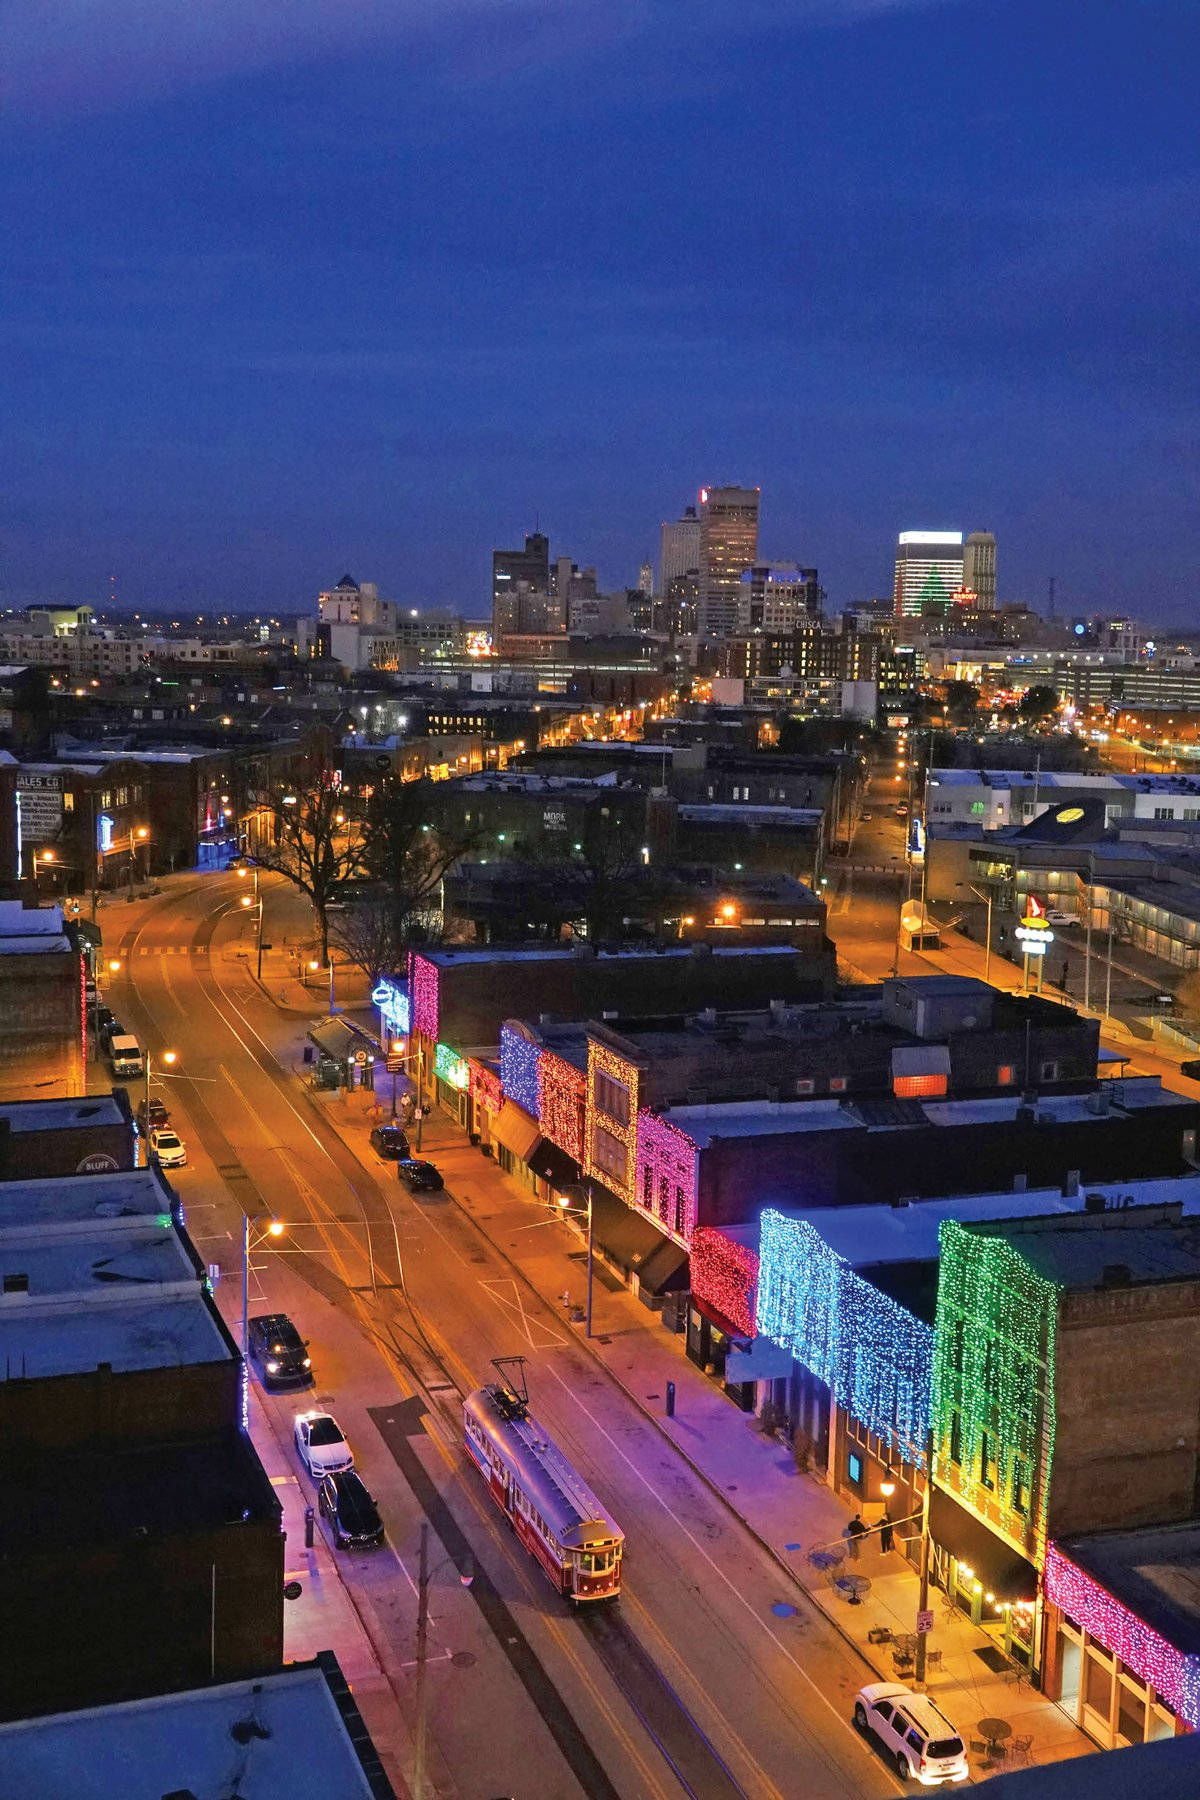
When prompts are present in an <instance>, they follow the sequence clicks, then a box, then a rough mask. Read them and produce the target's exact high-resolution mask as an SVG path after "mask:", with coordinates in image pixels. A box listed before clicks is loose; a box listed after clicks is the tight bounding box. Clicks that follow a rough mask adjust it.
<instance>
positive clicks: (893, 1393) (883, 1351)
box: [756, 1207, 933, 1467]
mask: <svg viewBox="0 0 1200 1800" xmlns="http://www.w3.org/2000/svg"><path fill="white" fill-rule="evenodd" d="M756 1323H757V1328H758V1331H759V1333H760V1334H761V1335H762V1336H763V1337H769V1338H771V1339H772V1340H773V1342H775V1343H777V1344H781V1345H782V1346H783V1348H784V1349H785V1350H790V1351H791V1353H792V1355H793V1356H794V1357H795V1358H796V1361H797V1362H801V1363H803V1364H804V1366H805V1368H807V1369H811V1370H812V1372H813V1374H814V1375H816V1376H817V1377H818V1379H819V1380H821V1381H823V1382H824V1383H825V1385H826V1386H827V1387H828V1388H829V1389H830V1391H831V1393H832V1394H833V1397H834V1399H835V1400H836V1401H837V1403H838V1405H839V1406H841V1407H843V1408H844V1409H845V1410H846V1412H848V1413H850V1414H851V1416H852V1417H853V1418H855V1419H857V1420H858V1421H859V1422H860V1424H863V1425H865V1426H866V1427H867V1429H868V1430H869V1431H871V1432H873V1433H874V1434H875V1436H876V1437H879V1438H882V1439H883V1441H884V1443H886V1444H887V1445H888V1447H889V1448H890V1449H891V1450H892V1451H893V1452H894V1453H895V1455H896V1456H897V1457H899V1458H901V1459H903V1461H905V1462H907V1463H909V1464H915V1465H916V1466H918V1467H921V1466H923V1465H924V1460H925V1441H926V1437H927V1435H928V1431H929V1407H930V1383H931V1379H932V1370H933V1331H932V1330H931V1328H930V1327H929V1326H928V1325H926V1324H925V1323H924V1322H923V1321H922V1320H921V1319H917V1318H914V1316H913V1315H912V1313H910V1312H908V1311H907V1309H906V1308H905V1307H903V1306H901V1305H900V1304H899V1302H898V1301H895V1300H893V1299H891V1298H890V1296H889V1295H887V1294H882V1293H880V1291H879V1289H878V1288H875V1287H872V1285H871V1283H870V1282H869V1281H864V1280H863V1278H862V1276H861V1275H858V1274H856V1273H855V1271H854V1270H853V1269H852V1268H851V1267H850V1265H849V1263H847V1262H846V1261H844V1260H843V1258H842V1257H840V1256H839V1255H838V1254H837V1252H836V1251H834V1250H831V1249H830V1247H829V1245H828V1244H827V1243H826V1242H825V1240H824V1238H822V1237H821V1236H820V1234H819V1233H818V1232H817V1231H815V1230H814V1228H813V1227H812V1226H811V1225H810V1224H809V1223H808V1222H807V1220H804V1219H790V1218H788V1217H787V1216H786V1215H785V1214H783V1213H780V1212H776V1211H775V1210H774V1209H773V1208H771V1207H768V1208H766V1209H765V1210H764V1212H763V1215H762V1236H761V1242H760V1246H759V1272H758V1307H757V1317H756Z"/></svg>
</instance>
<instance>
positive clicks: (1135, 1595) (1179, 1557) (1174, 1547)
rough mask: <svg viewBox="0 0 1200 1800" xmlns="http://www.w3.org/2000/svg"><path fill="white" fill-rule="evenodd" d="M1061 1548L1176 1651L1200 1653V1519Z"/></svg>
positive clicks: (1099, 1534) (1075, 1542) (1077, 1541)
mask: <svg viewBox="0 0 1200 1800" xmlns="http://www.w3.org/2000/svg"><path fill="white" fill-rule="evenodd" d="M1058 1547H1059V1549H1060V1550H1061V1551H1062V1553H1063V1555H1064V1556H1069V1557H1070V1559H1071V1561H1072V1562H1073V1563H1077V1564H1078V1566H1079V1567H1080V1568H1081V1569H1084V1570H1086V1571H1087V1573H1088V1574H1089V1575H1091V1576H1093V1577H1094V1578H1095V1580H1097V1581H1098V1582H1099V1583H1100V1585H1101V1586H1102V1587H1104V1588H1107V1590H1108V1592H1109V1593H1110V1594H1111V1595H1112V1596H1113V1598H1114V1599H1115V1600H1119V1601H1120V1602H1121V1604H1122V1605H1123V1606H1127V1607H1128V1608H1129V1610H1130V1612H1133V1613H1136V1614H1137V1616H1138V1618H1139V1619H1143V1620H1144V1621H1145V1623H1146V1624H1147V1625H1149V1626H1151V1627H1152V1628H1153V1629H1154V1630H1155V1631H1157V1632H1160V1633H1161V1634H1162V1636H1163V1637H1165V1638H1166V1639H1167V1640H1168V1642H1170V1643H1172V1644H1174V1645H1175V1647H1176V1648H1177V1649H1179V1650H1183V1651H1184V1652H1186V1653H1187V1654H1188V1655H1192V1656H1196V1655H1200V1521H1193V1522H1191V1523H1189V1524H1185V1525H1163V1526H1158V1527H1151V1528H1149V1529H1147V1530H1143V1531H1101V1532H1097V1533H1096V1534H1095V1535H1094V1536H1092V1537H1081V1538H1074V1539H1071V1540H1069V1541H1067V1542H1066V1543H1062V1544H1060V1545H1059V1546H1058Z"/></svg>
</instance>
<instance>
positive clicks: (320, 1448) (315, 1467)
mask: <svg viewBox="0 0 1200 1800" xmlns="http://www.w3.org/2000/svg"><path fill="white" fill-rule="evenodd" d="M294 1430H295V1437H296V1449H297V1451H298V1452H299V1456H300V1461H301V1462H302V1463H303V1464H304V1466H305V1468H306V1469H307V1470H308V1472H309V1474H310V1475H311V1476H312V1478H313V1480H314V1481H320V1480H321V1479H322V1477H323V1476H325V1475H336V1474H337V1473H338V1472H339V1471H340V1470H342V1469H352V1468H353V1467H354V1453H353V1451H352V1450H351V1448H350V1446H349V1444H348V1443H347V1442H346V1439H345V1437H344V1436H343V1433H342V1428H341V1426H340V1425H339V1424H338V1422H337V1420H336V1419H335V1418H334V1416H333V1414H332V1413H327V1412H306V1413H298V1414H297V1416H296V1424H295V1427H294Z"/></svg>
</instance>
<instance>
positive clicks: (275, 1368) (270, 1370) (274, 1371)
mask: <svg viewBox="0 0 1200 1800" xmlns="http://www.w3.org/2000/svg"><path fill="white" fill-rule="evenodd" d="M278 1373H279V1364H278V1363H277V1362H269V1363H268V1364H267V1374H268V1375H278Z"/></svg>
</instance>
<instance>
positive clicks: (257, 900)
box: [238, 869, 263, 981]
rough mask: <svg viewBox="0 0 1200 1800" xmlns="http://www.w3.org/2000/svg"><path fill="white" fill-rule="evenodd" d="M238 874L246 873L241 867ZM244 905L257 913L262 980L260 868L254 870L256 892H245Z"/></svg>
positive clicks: (259, 973)
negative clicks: (252, 908) (251, 907)
mask: <svg viewBox="0 0 1200 1800" xmlns="http://www.w3.org/2000/svg"><path fill="white" fill-rule="evenodd" d="M238 874H239V875H244V874H245V870H244V869H239V870H238ZM242 905H243V906H253V907H254V908H255V910H256V913H257V919H256V931H255V938H256V946H257V965H258V979H259V980H260V981H261V980H262V953H263V941H262V934H263V897H262V895H261V894H260V893H259V891H258V870H257V869H255V871H254V892H253V893H252V894H243V895H242Z"/></svg>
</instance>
